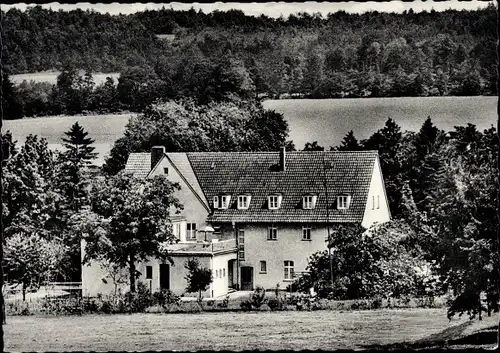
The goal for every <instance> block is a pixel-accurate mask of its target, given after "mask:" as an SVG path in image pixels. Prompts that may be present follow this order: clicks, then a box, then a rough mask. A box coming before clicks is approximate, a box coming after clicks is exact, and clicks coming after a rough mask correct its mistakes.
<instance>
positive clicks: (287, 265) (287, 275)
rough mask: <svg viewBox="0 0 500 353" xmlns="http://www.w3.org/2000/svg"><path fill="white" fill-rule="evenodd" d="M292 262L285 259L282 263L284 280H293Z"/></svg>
mask: <svg viewBox="0 0 500 353" xmlns="http://www.w3.org/2000/svg"><path fill="white" fill-rule="evenodd" d="M294 265H295V264H294V262H293V261H290V260H287V261H285V262H284V263H283V269H284V273H283V279H284V280H285V281H293V278H294V274H295V270H294Z"/></svg>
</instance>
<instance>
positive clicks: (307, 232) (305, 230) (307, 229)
mask: <svg viewBox="0 0 500 353" xmlns="http://www.w3.org/2000/svg"><path fill="white" fill-rule="evenodd" d="M311 233H312V229H311V227H310V226H304V227H302V240H304V241H311V239H312V236H311ZM306 235H308V236H307V237H306Z"/></svg>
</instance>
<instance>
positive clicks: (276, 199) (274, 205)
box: [267, 194, 283, 210]
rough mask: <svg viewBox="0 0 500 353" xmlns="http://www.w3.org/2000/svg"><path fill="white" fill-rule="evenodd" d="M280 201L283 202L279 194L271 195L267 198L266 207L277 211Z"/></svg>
mask: <svg viewBox="0 0 500 353" xmlns="http://www.w3.org/2000/svg"><path fill="white" fill-rule="evenodd" d="M281 200H283V195H281V194H271V195H269V196H268V197H267V205H268V208H269V209H270V210H277V209H279V208H280V207H281Z"/></svg>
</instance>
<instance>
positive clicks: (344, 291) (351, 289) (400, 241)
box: [296, 221, 434, 299]
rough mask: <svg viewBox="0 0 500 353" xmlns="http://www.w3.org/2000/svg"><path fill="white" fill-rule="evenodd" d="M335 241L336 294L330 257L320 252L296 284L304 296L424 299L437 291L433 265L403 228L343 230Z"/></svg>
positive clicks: (394, 223) (385, 225)
mask: <svg viewBox="0 0 500 353" xmlns="http://www.w3.org/2000/svg"><path fill="white" fill-rule="evenodd" d="M332 235H333V236H332V238H331V243H330V244H329V246H330V247H331V249H332V256H333V258H334V259H335V261H334V263H333V271H334V288H333V289H332V288H331V281H330V264H329V255H328V252H327V251H321V252H317V253H315V254H313V255H312V256H311V258H310V259H309V263H308V265H307V268H306V270H307V275H305V276H303V277H301V278H300V279H299V280H298V281H297V284H296V285H297V287H298V288H299V290H300V291H303V292H309V289H310V288H314V290H315V291H316V292H317V293H318V295H319V296H320V297H333V298H339V299H360V298H372V297H374V296H382V297H400V296H403V295H419V294H423V293H425V288H426V287H427V289H428V290H429V289H434V285H433V284H432V283H431V282H432V281H429V280H430V279H433V277H432V275H429V273H428V271H426V270H428V269H429V264H428V263H427V262H425V261H424V260H423V259H422V257H421V254H420V251H419V249H418V248H415V247H413V246H412V244H413V243H412V242H411V241H410V240H411V239H412V238H413V237H414V236H415V235H414V231H413V230H412V229H411V228H410V227H409V226H408V225H407V224H405V223H404V222H400V221H392V222H387V223H383V224H377V225H374V226H372V227H371V228H370V229H368V230H365V229H363V228H362V227H361V226H360V225H358V224H349V225H338V226H336V227H335V228H334V230H333V233H332ZM419 267H420V268H421V270H420V271H419V269H418V268H419Z"/></svg>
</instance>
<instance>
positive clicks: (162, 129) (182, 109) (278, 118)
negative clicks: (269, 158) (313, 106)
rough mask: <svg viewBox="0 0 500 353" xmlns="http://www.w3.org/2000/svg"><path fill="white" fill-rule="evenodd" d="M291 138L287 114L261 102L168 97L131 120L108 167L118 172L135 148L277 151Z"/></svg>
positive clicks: (139, 149)
mask: <svg viewBox="0 0 500 353" xmlns="http://www.w3.org/2000/svg"><path fill="white" fill-rule="evenodd" d="M287 136H288V124H287V122H286V121H285V120H284V118H283V115H281V114H279V113H276V112H268V111H265V110H264V109H263V108H262V105H261V104H260V103H255V102H251V103H248V104H239V103H235V102H219V103H215V102H212V103H210V104H208V105H198V104H196V103H195V102H193V101H192V100H184V101H177V102H174V101H167V102H164V103H159V104H154V105H152V106H150V107H148V109H146V110H145V112H144V114H142V115H140V116H138V117H133V118H131V119H130V121H129V123H128V125H127V127H126V131H125V135H124V137H122V138H120V139H118V140H117V141H116V142H115V145H114V146H113V148H112V149H111V153H110V158H108V159H107V160H106V164H105V166H104V170H105V171H106V172H107V173H109V174H116V173H117V172H118V171H119V170H121V169H123V168H124V166H125V163H126V161H127V158H128V155H129V154H130V153H131V152H145V151H150V149H151V147H152V146H155V145H160V146H165V148H166V150H167V151H169V152H183V151H233V152H237V151H269V150H274V151H276V150H277V149H278V148H279V147H280V146H282V145H283V144H284V143H285V142H286V138H287Z"/></svg>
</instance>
